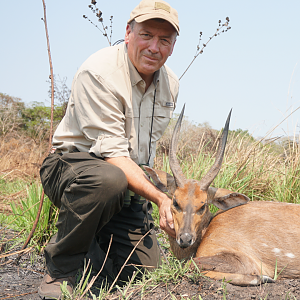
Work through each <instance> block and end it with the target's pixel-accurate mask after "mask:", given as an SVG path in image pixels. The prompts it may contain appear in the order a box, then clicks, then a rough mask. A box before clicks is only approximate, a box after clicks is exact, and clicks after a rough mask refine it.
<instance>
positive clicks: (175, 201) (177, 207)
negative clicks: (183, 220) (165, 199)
mask: <svg viewBox="0 0 300 300" xmlns="http://www.w3.org/2000/svg"><path fill="white" fill-rule="evenodd" d="M173 206H174V207H175V208H176V209H179V205H178V202H177V200H176V198H175V197H174V199H173Z"/></svg>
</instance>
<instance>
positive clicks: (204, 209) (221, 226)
mask: <svg viewBox="0 0 300 300" xmlns="http://www.w3.org/2000/svg"><path fill="white" fill-rule="evenodd" d="M183 113H184V108H183V110H182V112H181V114H180V116H179V119H178V121H177V123H176V126H175V129H174V132H173V135H172V139H171V144H170V153H169V161H170V168H171V170H172V172H173V176H174V177H173V176H171V175H169V174H167V173H165V172H163V171H159V170H154V169H151V168H149V167H146V171H147V173H148V174H149V175H150V177H151V178H152V180H153V181H154V183H155V185H156V186H157V187H158V188H159V189H161V190H162V191H163V192H168V193H169V195H170V197H172V199H173V203H172V207H171V210H172V214H173V218H174V226H175V232H176V239H174V238H172V237H170V246H171V250H172V251H173V253H174V255H175V256H176V257H177V258H178V259H186V258H189V257H193V259H194V262H195V263H196V265H197V266H198V267H199V269H201V270H202V271H205V275H206V276H208V277H210V278H212V279H217V280H223V279H225V280H226V281H230V283H232V284H235V285H241V286H247V285H258V284H260V283H265V282H274V280H273V279H272V278H276V277H277V276H278V275H279V276H278V277H282V278H298V277H300V245H299V244H298V243H299V242H300V205H296V204H288V203H279V202H270V201H250V202H248V201H249V198H248V197H247V196H245V195H243V194H240V193H235V192H232V191H229V190H226V189H219V188H214V187H210V185H211V183H212V181H213V180H214V178H215V177H216V176H217V174H218V172H219V171H220V169H221V165H222V160H223V156H224V151H225V146H226V141H227V135H228V128H229V121H230V115H231V112H230V113H229V116H228V118H227V121H226V124H225V127H224V130H223V133H222V136H221V138H220V142H219V146H218V151H217V154H216V159H215V162H214V164H213V166H212V167H211V169H210V170H209V171H208V173H207V174H206V175H205V176H204V177H203V178H202V179H201V180H200V181H196V180H188V179H186V178H185V176H184V175H183V172H182V170H181V168H180V165H179V162H178V160H177V157H176V149H177V143H178V136H179V131H180V126H181V122H182V118H183ZM211 203H212V204H214V205H215V206H216V207H218V208H219V211H218V212H217V213H216V214H215V215H214V216H213V215H212V214H211V213H210V210H209V204H211ZM276 270H277V274H275V272H276Z"/></svg>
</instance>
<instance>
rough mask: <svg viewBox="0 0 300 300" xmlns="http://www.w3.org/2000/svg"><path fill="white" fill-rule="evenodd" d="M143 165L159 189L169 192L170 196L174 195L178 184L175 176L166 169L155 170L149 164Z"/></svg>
mask: <svg viewBox="0 0 300 300" xmlns="http://www.w3.org/2000/svg"><path fill="white" fill-rule="evenodd" d="M143 167H144V169H145V170H146V172H147V173H148V174H149V176H150V177H151V179H152V180H153V182H154V184H155V186H156V187H157V188H158V189H160V190H161V191H162V192H164V193H166V192H167V193H169V195H170V196H173V194H174V192H175V190H176V184H175V180H174V177H173V176H171V175H170V174H168V173H166V172H164V171H160V170H155V169H152V168H150V167H147V166H143Z"/></svg>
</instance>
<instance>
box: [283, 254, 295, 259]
mask: <svg viewBox="0 0 300 300" xmlns="http://www.w3.org/2000/svg"><path fill="white" fill-rule="evenodd" d="M285 256H287V257H289V258H295V255H294V254H293V253H286V254H285Z"/></svg>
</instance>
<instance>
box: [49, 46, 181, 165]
mask: <svg viewBox="0 0 300 300" xmlns="http://www.w3.org/2000/svg"><path fill="white" fill-rule="evenodd" d="M145 86H146V84H145V82H144V80H143V79H142V78H141V76H140V75H139V73H138V72H137V70H136V69H135V67H134V66H133V65H132V63H131V61H130V60H129V58H128V55H127V47H126V45H125V44H121V45H117V46H113V47H108V48H105V49H102V50H100V51H98V52H96V53H95V54H93V55H92V56H90V57H89V58H88V59H87V60H86V61H85V62H84V63H83V65H82V66H81V67H80V68H79V70H78V71H77V73H76V75H75V77H74V79H73V83H72V90H71V95H70V99H69V102H68V107H67V111H66V114H65V116H64V118H63V119H62V121H61V123H60V124H59V125H58V127H57V129H56V131H55V133H54V137H53V146H54V147H56V148H58V149H61V150H62V152H63V153H64V152H69V151H71V150H72V149H74V147H76V148H77V149H78V150H79V151H84V152H92V153H94V154H95V155H97V156H99V157H119V156H130V157H131V159H132V160H134V161H135V162H136V163H137V164H146V163H147V162H148V160H149V162H150V165H151V166H152V165H153V159H154V156H155V148H156V142H157V140H158V139H159V138H160V137H161V136H162V134H163V132H164V131H165V129H166V127H167V125H168V123H169V120H170V118H171V116H172V113H173V110H174V109H175V104H176V101H177V96H178V88H179V81H178V79H177V77H176V75H174V73H173V72H172V71H171V70H170V69H169V68H168V67H166V66H163V67H162V68H161V69H160V70H159V71H157V72H156V73H155V76H154V80H153V83H152V84H151V85H150V87H149V88H148V90H147V91H146V92H145ZM155 90H156V93H155ZM154 93H155V94H156V95H155V96H156V97H155V104H154V110H153V99H154ZM153 111H154V113H153V126H152V138H151V150H150V152H151V153H149V143H150V132H151V124H152V112H153ZM149 155H150V159H149Z"/></svg>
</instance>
